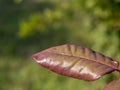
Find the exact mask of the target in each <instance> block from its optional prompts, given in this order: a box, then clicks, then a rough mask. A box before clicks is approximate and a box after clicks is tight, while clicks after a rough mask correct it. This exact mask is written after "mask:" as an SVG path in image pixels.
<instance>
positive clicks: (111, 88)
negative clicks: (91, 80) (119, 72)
mask: <svg viewBox="0 0 120 90" xmlns="http://www.w3.org/2000/svg"><path fill="white" fill-rule="evenodd" d="M104 90H120V79H118V80H114V81H112V82H111V83H109V84H108V85H107V86H106V87H105V88H104Z"/></svg>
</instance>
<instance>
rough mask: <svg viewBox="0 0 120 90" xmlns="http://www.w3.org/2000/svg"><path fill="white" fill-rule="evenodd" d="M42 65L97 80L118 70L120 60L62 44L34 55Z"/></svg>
mask: <svg viewBox="0 0 120 90" xmlns="http://www.w3.org/2000/svg"><path fill="white" fill-rule="evenodd" d="M33 59H35V61H36V62H37V63H39V64H40V65H41V66H43V67H45V68H48V69H49V70H51V71H53V72H56V73H58V74H61V75H64V76H69V77H73V78H77V79H82V80H86V81H93V80H96V79H98V78H100V77H102V76H103V75H105V74H107V73H111V72H113V71H114V70H118V62H117V61H115V60H113V59H111V58H109V57H107V56H104V55H102V54H100V53H97V52H95V51H93V50H91V49H88V48H85V47H81V46H75V45H69V44H65V45H61V46H56V47H51V48H49V49H46V50H43V51H41V52H39V53H37V54H34V55H33Z"/></svg>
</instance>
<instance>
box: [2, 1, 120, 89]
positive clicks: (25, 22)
mask: <svg viewBox="0 0 120 90" xmlns="http://www.w3.org/2000/svg"><path fill="white" fill-rule="evenodd" d="M66 43H70V44H75V45H80V46H84V47H88V48H91V49H93V50H95V51H98V52H101V53H103V54H104V55H107V56H110V57H112V58H114V59H116V60H118V61H120V0H0V90H101V89H102V88H103V87H104V85H106V84H107V83H109V82H110V81H112V80H113V79H116V78H119V76H120V75H119V74H117V73H115V72H114V73H112V74H110V75H106V76H104V77H103V78H101V79H99V80H97V81H94V82H85V81H82V80H77V79H73V78H68V77H64V76H60V75H57V74H55V73H52V72H50V71H49V70H46V69H44V68H42V67H40V66H39V65H38V64H37V63H35V62H34V60H32V58H31V55H32V54H34V53H36V52H39V51H41V50H43V49H46V48H49V47H52V46H56V45H62V44H66Z"/></svg>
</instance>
